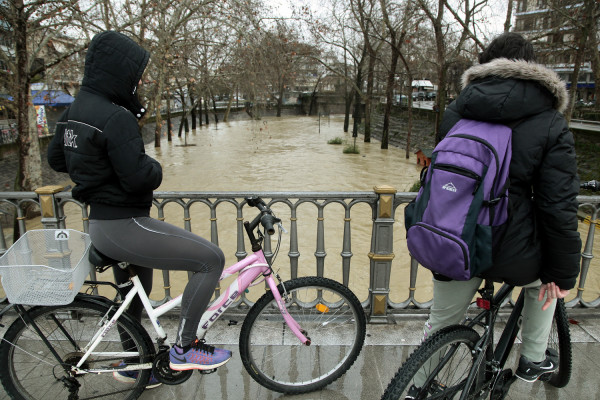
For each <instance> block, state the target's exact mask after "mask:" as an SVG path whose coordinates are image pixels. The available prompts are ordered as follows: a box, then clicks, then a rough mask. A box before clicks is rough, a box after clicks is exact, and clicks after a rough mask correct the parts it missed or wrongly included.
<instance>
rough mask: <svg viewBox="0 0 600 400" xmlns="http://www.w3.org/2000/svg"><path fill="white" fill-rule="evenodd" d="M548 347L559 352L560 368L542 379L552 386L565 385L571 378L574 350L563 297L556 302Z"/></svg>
mask: <svg viewBox="0 0 600 400" xmlns="http://www.w3.org/2000/svg"><path fill="white" fill-rule="evenodd" d="M548 349H552V350H554V352H556V353H558V360H559V361H558V369H557V370H556V371H554V372H553V373H552V374H550V375H549V376H542V378H540V379H541V380H543V381H547V382H548V383H550V384H551V385H552V386H556V387H559V388H560V387H564V386H566V385H567V383H569V380H570V379H571V368H572V359H571V358H572V351H571V334H570V332H569V320H568V318H567V309H566V308H565V302H564V300H563V299H558V300H557V302H556V309H555V310H554V319H553V320H552V328H551V330H550V336H549V337H548Z"/></svg>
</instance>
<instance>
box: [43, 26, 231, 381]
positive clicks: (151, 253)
mask: <svg viewBox="0 0 600 400" xmlns="http://www.w3.org/2000/svg"><path fill="white" fill-rule="evenodd" d="M149 57H150V54H149V53H148V52H147V51H146V50H145V49H143V48H142V47H140V46H139V45H138V44H137V43H135V42H134V41H133V40H132V39H130V38H128V37H127V36H125V35H123V34H121V33H119V32H114V31H106V32H102V33H99V34H97V35H95V36H94V38H93V39H92V41H91V42H90V46H89V48H88V50H87V53H86V59H85V69H84V77H83V81H82V83H81V89H80V91H79V93H78V94H77V96H76V98H75V100H74V101H73V103H72V104H71V106H70V107H69V108H68V109H67V110H66V111H65V112H64V114H63V115H62V116H61V117H60V119H59V121H58V122H57V124H56V133H55V135H54V138H53V139H52V141H51V143H50V145H49V147H48V162H49V164H50V166H51V167H52V168H53V169H55V170H56V171H60V172H68V173H69V175H70V177H71V180H72V181H73V182H74V183H75V186H74V188H73V197H74V198H75V199H76V200H79V201H81V202H83V203H85V204H87V205H89V209H90V213H89V218H90V225H89V233H90V238H91V240H92V243H93V245H94V246H95V247H96V248H97V249H98V250H99V251H101V252H102V253H104V254H105V255H107V256H109V257H111V258H113V259H116V260H120V261H124V262H128V263H130V264H132V265H133V268H134V269H135V270H136V272H137V275H138V276H139V277H140V280H141V281H142V284H143V286H144V289H145V290H146V292H147V293H149V292H150V289H151V287H152V269H151V268H157V269H168V270H185V271H191V272H193V274H192V275H191V277H190V279H189V282H188V284H187V285H186V287H185V289H184V292H183V299H182V304H181V317H180V323H179V329H178V330H177V338H176V343H175V345H174V346H173V348H172V349H171V367H172V368H173V369H177V370H185V369H213V368H216V367H218V366H220V365H223V364H224V363H225V362H227V361H228V360H229V359H230V358H231V352H230V351H229V350H224V349H216V348H213V347H212V346H207V345H205V344H204V343H203V342H200V341H198V340H197V339H196V330H197V328H198V324H199V322H200V318H201V316H202V314H203V313H204V311H205V310H206V308H207V306H208V304H209V302H210V298H211V296H212V294H213V292H214V289H215V287H216V285H217V282H218V279H219V277H220V276H221V273H222V271H223V267H224V265H225V257H224V255H223V252H222V251H221V250H220V249H219V247H217V246H216V245H214V244H212V243H211V242H210V241H208V240H205V239H203V238H201V237H199V236H197V235H195V234H193V233H191V232H189V231H186V230H184V229H182V228H179V227H176V226H173V225H170V224H168V223H166V222H164V221H158V220H156V219H153V218H151V217H150V208H151V206H152V199H153V190H154V189H156V188H157V187H158V186H159V185H160V184H161V181H162V168H161V166H160V164H159V163H158V161H156V160H154V159H152V158H151V157H150V156H148V155H147V154H146V153H145V151H144V143H143V141H142V137H141V135H140V130H139V126H138V120H139V119H140V118H142V117H143V115H144V113H145V112H146V110H145V109H144V107H143V106H142V105H141V103H140V101H139V99H138V93H137V89H138V85H139V84H140V83H141V79H142V74H143V73H144V70H145V68H146V66H147V64H148V60H149ZM113 270H114V273H115V280H116V282H117V283H123V282H126V281H127V280H128V279H129V277H128V275H127V273H126V272H124V271H122V270H120V269H118V268H113ZM142 309H143V306H142V304H141V301H139V299H138V298H137V297H136V299H135V300H134V302H133V303H132V304H131V305H130V307H129V310H128V311H129V312H130V313H131V314H132V315H133V316H134V317H135V318H137V319H138V320H139V319H141V313H142ZM114 376H115V378H116V379H118V380H122V381H126V380H131V379H133V380H135V378H136V376H137V374H136V373H132V372H131V371H129V372H115V374H114Z"/></svg>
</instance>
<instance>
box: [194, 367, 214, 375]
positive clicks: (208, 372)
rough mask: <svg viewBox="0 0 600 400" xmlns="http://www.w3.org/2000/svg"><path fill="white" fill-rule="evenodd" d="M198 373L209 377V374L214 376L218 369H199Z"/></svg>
mask: <svg viewBox="0 0 600 400" xmlns="http://www.w3.org/2000/svg"><path fill="white" fill-rule="evenodd" d="M198 372H200V373H201V374H202V375H208V374H212V373H213V372H217V369H216V368H213V369H199V370H198Z"/></svg>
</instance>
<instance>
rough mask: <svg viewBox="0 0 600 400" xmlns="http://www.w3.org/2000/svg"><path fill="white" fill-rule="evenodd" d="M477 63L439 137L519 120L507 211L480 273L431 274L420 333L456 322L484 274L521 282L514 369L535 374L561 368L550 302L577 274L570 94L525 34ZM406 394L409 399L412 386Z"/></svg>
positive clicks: (504, 41)
mask: <svg viewBox="0 0 600 400" xmlns="http://www.w3.org/2000/svg"><path fill="white" fill-rule="evenodd" d="M479 63H480V64H479V65H475V66H473V67H471V68H469V69H468V70H467V71H465V73H464V74H463V76H462V84H463V90H462V91H461V93H460V96H459V97H458V98H457V99H456V100H455V101H454V102H453V103H451V104H450V105H449V106H448V108H447V110H446V112H445V113H444V117H443V120H442V123H441V125H440V136H439V137H438V138H437V139H438V141H440V140H441V139H442V138H443V137H445V136H446V134H447V133H448V132H449V131H450V130H451V129H452V128H453V127H454V125H455V124H456V123H457V122H458V121H459V120H461V119H471V120H476V121H485V122H492V123H502V124H507V125H510V124H511V123H514V122H516V121H518V124H516V125H515V126H514V127H513V130H512V158H511V162H510V167H509V179H510V187H509V191H508V192H509V196H508V199H509V210H510V211H509V217H508V222H507V223H506V226H505V231H504V233H503V235H502V236H501V238H500V239H499V241H498V242H497V243H495V244H494V247H493V256H492V259H493V266H492V267H491V268H490V269H488V270H487V271H485V272H483V274H482V275H481V276H477V277H474V278H472V279H469V280H466V281H459V280H453V279H450V278H447V277H445V276H442V275H439V274H436V273H434V276H433V305H432V307H431V311H430V316H429V319H428V321H427V322H426V324H425V330H424V338H427V337H428V336H430V335H431V334H432V333H434V332H435V331H437V330H439V329H441V328H443V327H445V326H448V325H452V324H457V323H460V322H461V320H462V319H463V318H464V315H465V312H466V309H467V307H468V305H469V304H470V302H471V301H472V299H473V296H474V295H475V293H476V291H477V289H478V288H479V287H480V285H481V282H482V279H483V278H488V279H493V280H495V281H505V282H507V283H510V284H513V285H516V286H523V287H525V288H526V290H525V293H526V295H525V306H524V310H523V324H522V331H521V336H522V342H523V344H522V346H521V356H520V360H519V367H518V369H517V372H516V376H517V377H519V378H520V379H522V380H525V381H527V382H533V381H535V380H537V379H538V378H539V377H540V376H541V375H543V374H545V373H549V372H552V371H554V370H556V369H557V367H558V366H557V364H556V360H553V357H552V356H551V355H550V354H549V353H547V352H546V345H547V341H548V335H549V332H550V327H551V323H552V318H553V315H554V309H555V306H556V301H555V300H556V299H560V298H564V297H565V296H567V295H568V294H569V290H570V289H572V288H573V287H574V286H575V283H576V279H577V276H578V275H579V263H580V251H581V239H580V237H579V233H578V231H577V228H578V221H577V208H578V203H577V199H576V197H577V194H578V192H579V178H578V176H577V165H576V161H575V149H574V140H573V135H572V133H571V132H570V131H569V127H568V124H567V121H566V120H565V118H564V117H563V115H562V114H561V113H562V112H563V111H564V110H565V109H566V106H567V102H568V94H567V90H566V85H565V83H564V82H563V81H561V80H560V78H559V77H558V75H557V74H556V73H554V72H553V71H551V70H549V69H547V68H546V67H544V66H542V65H540V64H537V63H535V53H534V50H533V46H532V44H531V42H529V41H527V40H526V39H525V38H523V37H522V36H521V35H518V34H516V33H504V34H502V35H500V36H498V37H497V38H495V39H494V40H493V41H492V42H491V43H490V45H489V46H488V47H487V48H486V49H485V50H484V51H483V52H482V53H481V54H480V56H479ZM542 302H543V303H542ZM412 392H415V390H414V388H413V391H412ZM406 398H407V399H412V398H414V397H411V391H410V390H409V395H408V396H407V397H406Z"/></svg>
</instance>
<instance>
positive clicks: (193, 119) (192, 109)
mask: <svg viewBox="0 0 600 400" xmlns="http://www.w3.org/2000/svg"><path fill="white" fill-rule="evenodd" d="M189 93H191V91H189ZM190 102H191V104H192V108H191V110H190V116H191V118H192V130H195V129H196V105H195V104H194V97H192V95H191V94H190Z"/></svg>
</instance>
